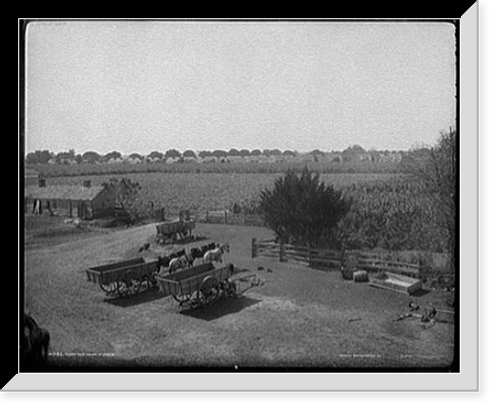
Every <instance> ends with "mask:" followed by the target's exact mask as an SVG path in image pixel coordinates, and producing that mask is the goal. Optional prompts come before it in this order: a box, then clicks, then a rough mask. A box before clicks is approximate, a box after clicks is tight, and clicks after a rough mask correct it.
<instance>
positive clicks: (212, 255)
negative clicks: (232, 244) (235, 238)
mask: <svg viewBox="0 0 500 413" xmlns="http://www.w3.org/2000/svg"><path fill="white" fill-rule="evenodd" d="M225 252H229V244H228V243H227V242H226V243H225V244H222V245H221V246H219V247H217V248H215V249H213V250H210V251H207V252H206V253H205V255H204V256H203V262H211V261H218V262H220V263H222V254H224V253H225Z"/></svg>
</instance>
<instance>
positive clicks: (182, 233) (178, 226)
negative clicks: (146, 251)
mask: <svg viewBox="0 0 500 413" xmlns="http://www.w3.org/2000/svg"><path fill="white" fill-rule="evenodd" d="M194 228H195V221H184V220H179V221H172V222H168V221H167V222H162V223H161V224H158V225H157V226H156V242H158V243H160V244H164V243H167V242H170V243H172V242H173V241H175V240H176V239H180V240H183V239H185V238H187V237H191V236H192V231H193V229H194Z"/></svg>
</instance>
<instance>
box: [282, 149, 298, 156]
mask: <svg viewBox="0 0 500 413" xmlns="http://www.w3.org/2000/svg"><path fill="white" fill-rule="evenodd" d="M283 155H285V156H296V155H297V152H295V151H291V150H290V149H287V150H286V151H284V152H283Z"/></svg>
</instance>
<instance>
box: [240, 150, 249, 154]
mask: <svg viewBox="0 0 500 413" xmlns="http://www.w3.org/2000/svg"><path fill="white" fill-rule="evenodd" d="M240 156H250V151H249V150H248V149H241V150H240Z"/></svg>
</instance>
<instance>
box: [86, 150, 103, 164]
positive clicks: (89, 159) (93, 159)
mask: <svg viewBox="0 0 500 413" xmlns="http://www.w3.org/2000/svg"><path fill="white" fill-rule="evenodd" d="M100 160H101V155H99V154H98V153H97V152H94V151H88V152H85V153H84V154H83V155H82V161H83V162H85V163H97V162H99V161H100Z"/></svg>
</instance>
